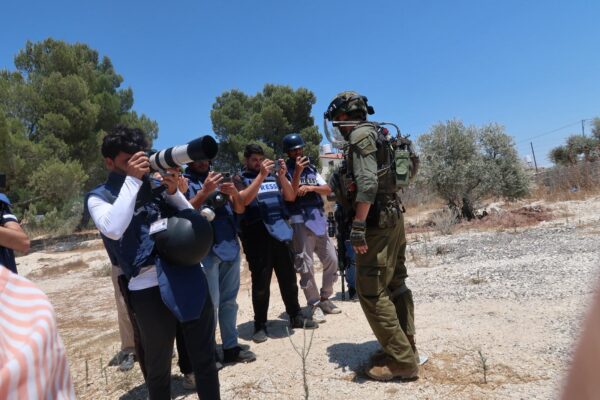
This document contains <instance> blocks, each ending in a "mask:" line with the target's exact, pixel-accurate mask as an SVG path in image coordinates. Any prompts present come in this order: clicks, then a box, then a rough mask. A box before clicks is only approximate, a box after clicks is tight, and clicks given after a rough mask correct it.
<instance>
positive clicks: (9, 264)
mask: <svg viewBox="0 0 600 400" xmlns="http://www.w3.org/2000/svg"><path fill="white" fill-rule="evenodd" d="M10 212H11V210H10V200H8V197H6V195H5V194H3V193H0V221H1V220H3V219H4V218H3V215H4V214H5V213H10ZM0 264H2V265H4V266H5V267H6V268H8V269H9V270H10V271H12V272H14V273H15V274H16V273H17V262H16V261H15V252H14V251H13V250H12V249H9V248H8V247H4V246H0Z"/></svg>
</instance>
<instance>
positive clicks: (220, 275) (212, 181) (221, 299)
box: [184, 160, 256, 364]
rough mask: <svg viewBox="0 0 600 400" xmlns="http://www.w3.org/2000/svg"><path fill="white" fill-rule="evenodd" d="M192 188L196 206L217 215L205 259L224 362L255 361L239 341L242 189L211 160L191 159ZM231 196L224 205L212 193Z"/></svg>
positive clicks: (190, 194) (188, 173) (189, 195)
mask: <svg viewBox="0 0 600 400" xmlns="http://www.w3.org/2000/svg"><path fill="white" fill-rule="evenodd" d="M184 176H185V177H186V178H187V179H188V185H189V189H188V191H187V193H186V197H187V198H188V199H189V201H190V203H191V204H192V206H194V208H201V207H202V205H210V206H211V207H213V208H214V210H213V211H214V212H215V218H214V219H213V221H212V222H211V224H212V228H213V233H214V242H213V243H214V244H213V247H212V248H211V251H210V253H208V255H207V256H206V257H204V258H203V259H202V265H203V267H204V272H205V273H206V277H207V279H208V289H209V292H210V296H211V299H212V302H213V306H214V308H215V320H218V322H219V328H220V329H221V339H222V342H223V362H224V363H225V364H232V363H237V362H251V361H254V360H256V356H255V355H254V353H253V352H251V351H249V350H248V349H247V348H242V347H241V346H240V345H239V343H238V336H239V335H238V331H237V311H238V304H237V302H236V299H237V295H238V292H239V289H240V245H239V243H238V240H237V219H238V215H239V214H242V213H243V212H244V209H245V207H244V204H243V200H242V199H241V197H240V193H239V192H238V191H237V189H236V188H235V186H234V184H233V183H232V182H231V178H229V179H227V182H226V181H224V180H223V179H224V177H223V175H222V174H220V173H218V172H214V171H210V161H208V160H202V161H195V162H192V163H189V164H188V166H187V169H186V173H185V175H184ZM219 192H220V193H221V194H224V195H226V196H227V198H228V200H227V203H226V204H224V205H212V204H211V203H213V202H212V201H211V197H214V196H216V195H219V194H220V193H219Z"/></svg>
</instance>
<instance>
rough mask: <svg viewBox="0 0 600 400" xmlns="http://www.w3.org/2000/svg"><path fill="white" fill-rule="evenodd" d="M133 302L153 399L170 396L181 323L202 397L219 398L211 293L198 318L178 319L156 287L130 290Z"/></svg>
mask: <svg viewBox="0 0 600 400" xmlns="http://www.w3.org/2000/svg"><path fill="white" fill-rule="evenodd" d="M129 296H130V299H131V305H132V308H133V312H134V314H135V319H136V321H137V324H138V326H139V330H140V336H141V344H142V347H143V349H144V360H143V362H144V365H145V370H146V378H145V379H146V386H147V387H148V394H149V396H150V400H168V399H171V356H172V354H173V340H174V339H175V334H176V331H177V325H178V324H180V326H181V331H182V333H183V336H184V338H185V342H186V347H187V352H188V356H189V358H190V360H191V362H192V367H193V370H194V375H195V377H196V391H197V393H198V397H199V398H200V399H202V400H207V399H210V400H212V399H219V398H220V394H219V376H218V374H217V368H216V364H215V362H216V360H215V319H214V315H213V313H214V309H213V305H212V303H211V301H210V296H208V295H207V297H206V304H205V305H204V308H203V309H202V314H201V315H200V317H199V318H198V319H195V320H192V321H188V322H181V323H180V322H179V321H178V320H177V319H176V318H175V316H174V315H173V314H172V313H171V311H170V310H169V309H168V308H167V306H165V304H164V303H163V301H162V298H161V296H160V290H159V289H158V287H157V286H155V287H152V288H148V289H144V290H135V291H131V292H130V295H129Z"/></svg>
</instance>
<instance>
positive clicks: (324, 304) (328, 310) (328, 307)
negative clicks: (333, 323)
mask: <svg viewBox="0 0 600 400" xmlns="http://www.w3.org/2000/svg"><path fill="white" fill-rule="evenodd" d="M319 307H320V308H321V310H323V312H324V313H325V314H339V313H341V312H342V310H340V309H339V308H337V307H336V305H335V304H333V303H332V302H331V300H325V301H320V302H319Z"/></svg>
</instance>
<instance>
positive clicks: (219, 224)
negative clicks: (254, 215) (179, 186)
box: [184, 172, 240, 261]
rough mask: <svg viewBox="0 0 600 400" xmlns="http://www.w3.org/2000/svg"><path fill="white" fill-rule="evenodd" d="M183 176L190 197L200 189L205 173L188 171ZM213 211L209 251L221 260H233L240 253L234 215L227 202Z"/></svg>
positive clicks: (187, 195)
mask: <svg viewBox="0 0 600 400" xmlns="http://www.w3.org/2000/svg"><path fill="white" fill-rule="evenodd" d="M184 176H185V177H186V178H188V179H189V188H188V192H187V194H186V197H187V198H188V199H191V198H192V197H194V196H195V195H196V193H198V192H199V191H200V189H202V184H203V183H204V180H205V179H206V177H207V175H206V174H196V173H194V172H190V173H186V174H185V175H184ZM214 212H215V219H213V220H212V222H211V225H212V228H213V229H212V230H213V235H214V240H213V246H212V248H211V250H210V251H211V252H212V253H214V254H215V255H216V256H217V257H219V259H221V260H222V261H234V260H235V259H236V258H237V257H238V256H239V254H240V245H239V243H238V240H237V221H236V216H235V214H234V212H233V210H232V208H231V204H229V202H228V203H227V204H225V205H224V206H223V207H218V208H217V209H215V210H214Z"/></svg>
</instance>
